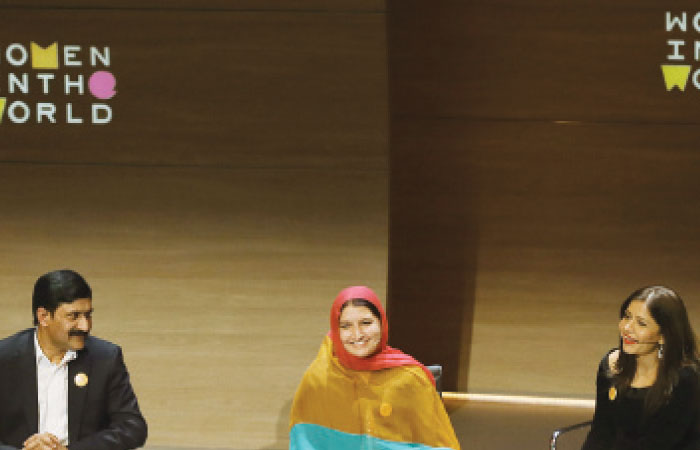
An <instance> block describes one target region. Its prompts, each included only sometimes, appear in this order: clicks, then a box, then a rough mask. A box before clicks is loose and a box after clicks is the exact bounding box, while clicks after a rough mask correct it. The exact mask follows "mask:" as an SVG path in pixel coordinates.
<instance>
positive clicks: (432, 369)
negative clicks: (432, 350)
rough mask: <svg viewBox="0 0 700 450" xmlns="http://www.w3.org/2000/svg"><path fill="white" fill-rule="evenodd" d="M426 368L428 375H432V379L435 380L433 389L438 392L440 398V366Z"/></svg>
mask: <svg viewBox="0 0 700 450" xmlns="http://www.w3.org/2000/svg"><path fill="white" fill-rule="evenodd" d="M426 367H427V368H428V370H429V371H430V373H432V374H433V378H435V389H436V390H437V391H438V394H440V397H442V384H440V381H441V380H442V366H441V365H439V364H433V365H430V366H426Z"/></svg>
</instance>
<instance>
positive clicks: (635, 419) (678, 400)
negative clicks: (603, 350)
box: [582, 353, 700, 450]
mask: <svg viewBox="0 0 700 450" xmlns="http://www.w3.org/2000/svg"><path fill="white" fill-rule="evenodd" d="M608 355H609V353H608ZM608 355H605V357H604V358H603V360H602V361H601V362H600V366H599V368H598V377H597V380H596V388H597V389H596V391H597V392H596V406H595V414H594V416H593V424H592V426H591V431H590V432H589V433H588V437H587V438H586V442H585V443H584V444H583V447H582V450H691V449H692V450H696V449H700V432H699V431H698V409H699V408H698V406H699V405H698V396H697V390H698V375H697V372H696V371H695V370H693V369H692V368H690V367H684V368H682V369H681V370H680V372H679V380H678V384H677V385H676V386H675V387H674V389H673V392H672V393H671V397H670V399H669V401H668V402H667V403H666V404H665V405H664V406H662V407H661V408H660V409H659V410H658V411H656V413H654V414H653V415H651V417H649V418H645V417H644V398H645V396H646V394H647V392H648V390H649V389H648V388H641V389H637V388H630V389H628V391H627V392H626V393H625V394H624V395H622V394H619V393H617V391H616V390H615V391H613V392H614V393H613V395H611V388H615V386H614V380H613V378H612V375H611V372H610V370H609V369H608ZM611 397H612V399H611Z"/></svg>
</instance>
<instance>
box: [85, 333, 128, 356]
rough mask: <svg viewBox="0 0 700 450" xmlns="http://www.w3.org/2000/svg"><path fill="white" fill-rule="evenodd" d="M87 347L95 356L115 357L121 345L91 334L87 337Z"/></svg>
mask: <svg viewBox="0 0 700 450" xmlns="http://www.w3.org/2000/svg"><path fill="white" fill-rule="evenodd" d="M85 349H86V350H87V351H88V352H89V353H90V354H91V355H93V356H107V357H113V356H115V355H117V354H118V353H119V352H120V347H119V346H118V345H117V344H113V343H112V342H109V341H107V340H105V339H100V338H98V337H95V336H93V335H89V336H88V337H87V338H86V339H85Z"/></svg>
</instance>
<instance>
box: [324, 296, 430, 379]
mask: <svg viewBox="0 0 700 450" xmlns="http://www.w3.org/2000/svg"><path fill="white" fill-rule="evenodd" d="M354 298H362V299H365V300H367V301H368V302H370V303H371V304H373V305H374V306H376V307H377V310H378V311H379V315H380V316H381V322H382V338H381V340H380V341H379V347H378V350H377V352H376V353H375V354H373V355H372V356H368V357H366V358H360V357H357V356H354V355H351V354H350V353H348V352H347V350H345V347H344V346H343V343H342V342H341V341H340V332H339V329H338V322H339V320H340V310H341V308H342V307H343V305H344V304H345V303H347V302H348V301H350V300H352V299H354ZM329 334H330V337H331V340H332V341H333V353H335V355H336V356H337V357H338V360H339V361H340V363H341V364H342V365H343V366H345V367H347V368H348V369H352V370H381V369H388V368H390V367H397V366H419V367H420V368H421V369H423V371H424V372H425V374H426V375H427V376H428V379H429V380H430V382H431V383H433V386H434V385H435V378H433V374H432V373H431V372H430V370H428V368H427V367H425V366H424V365H423V364H421V363H420V362H418V361H417V360H416V359H414V358H413V357H412V356H411V355H407V354H406V353H404V352H402V351H401V350H399V349H396V348H393V347H389V346H388V345H387V340H388V339H389V324H388V323H387V320H386V314H385V313H384V308H383V307H382V303H381V302H380V301H379V299H378V298H377V295H376V294H375V293H374V292H373V291H372V290H371V289H370V288H368V287H366V286H350V287H347V288H345V289H343V290H342V291H340V293H339V294H338V296H337V297H336V298H335V301H334V302H333V306H332V307H331V331H330V333H329Z"/></svg>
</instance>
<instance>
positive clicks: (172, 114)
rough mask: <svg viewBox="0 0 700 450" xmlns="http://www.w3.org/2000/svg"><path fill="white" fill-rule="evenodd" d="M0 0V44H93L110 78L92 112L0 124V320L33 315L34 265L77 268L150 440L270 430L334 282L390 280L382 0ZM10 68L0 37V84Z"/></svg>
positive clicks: (239, 440)
mask: <svg viewBox="0 0 700 450" xmlns="http://www.w3.org/2000/svg"><path fill="white" fill-rule="evenodd" d="M37 5H39V4H37ZM301 5H303V4H302V3H298V4H297V6H301ZM331 8H332V7H331ZM2 14H3V19H4V20H3V22H4V23H5V25H4V27H3V29H2V30H0V47H2V48H5V46H6V45H8V43H13V42H21V43H24V44H25V45H28V43H29V41H31V40H35V41H39V42H41V43H42V44H46V43H49V42H53V41H54V40H57V41H59V42H60V43H61V44H62V45H63V44H66V43H70V44H81V45H83V46H88V45H108V46H110V48H111V52H112V63H113V64H112V66H111V70H112V72H113V73H114V75H115V77H116V78H117V91H118V92H117V95H116V96H115V97H114V98H113V99H111V100H109V104H110V105H112V107H113V111H114V119H113V122H112V123H110V124H107V125H102V126H92V125H88V124H82V125H75V126H73V125H70V124H66V123H57V124H47V123H44V124H36V123H34V124H32V123H28V124H23V125H20V124H14V123H9V122H7V117H6V116H5V118H4V120H3V122H2V123H1V124H0V129H1V130H2V134H3V136H2V140H3V144H2V145H1V146H0V179H2V180H3V189H2V190H0V252H1V253H2V255H3V257H2V259H0V286H1V287H2V297H1V298H0V304H1V305H2V307H3V312H4V313H5V320H4V321H3V323H2V326H1V327H0V334H2V335H8V334H10V333H12V332H14V331H16V330H18V329H20V328H23V327H26V326H30V324H31V311H30V309H31V308H30V298H31V289H32V285H33V282H34V281H35V279H36V277H37V276H39V275H40V274H42V273H44V272H46V271H48V270H52V269H56V268H61V267H71V268H74V269H76V270H78V271H79V272H81V273H83V274H84V275H85V276H86V278H87V280H88V281H89V282H90V283H91V285H92V287H93V290H94V302H95V324H94V332H95V334H96V335H98V336H101V337H104V338H107V339H110V340H113V341H115V342H117V343H119V344H121V345H123V346H124V349H125V358H126V362H127V364H128V367H129V369H130V371H131V374H132V377H133V381H134V384H135V388H136V390H137V393H138V395H139V399H140V402H141V406H142V409H143V411H144V413H145V415H146V418H147V420H148V422H149V425H150V430H149V431H150V433H149V434H150V436H149V440H148V445H149V446H182V447H189V448H232V449H253V448H258V449H283V448H287V427H288V414H289V408H290V405H291V399H292V396H293V394H294V391H295V389H296V385H297V383H298V381H299V380H300V378H301V375H302V373H303V371H304V370H305V368H306V367H307V365H308V364H309V363H310V362H311V361H312V360H313V358H314V356H315V355H316V352H317V350H318V347H319V345H320V343H321V340H322V338H323V336H324V335H325V333H326V332H327V329H328V312H329V308H330V304H331V302H332V300H333V298H334V297H335V295H336V294H337V292H338V291H339V290H340V289H341V288H343V287H345V286H347V285H351V284H368V285H370V286H372V287H373V288H375V289H376V290H377V293H378V294H379V295H380V296H381V297H382V298H384V297H385V293H386V271H387V234H388V223H387V222H388V217H387V203H388V198H387V197H388V167H387V166H388V162H387V153H388V148H387V147H388V145H387V111H388V107H387V80H386V44H385V34H384V17H383V15H382V14H381V13H377V12H374V11H370V12H367V13H366V14H365V13H358V12H352V13H343V12H338V10H334V11H332V12H326V13H323V12H319V11H316V12H313V13H307V12H298V13H297V12H293V11H287V12H280V11H256V12H222V11H182V10H177V11H173V10H168V11H163V10H159V9H151V10H123V9H119V8H117V9H114V10H107V9H106V10H95V9H90V10H82V9H76V10H71V9H61V10H44V9H41V8H39V9H36V10H20V9H4V10H3V13H2ZM8 68H9V67H8V64H7V61H5V55H4V54H3V52H2V50H1V49H0V97H2V96H4V95H5V94H7V86H6V81H4V79H5V78H6V77H7V69H8ZM61 70H63V69H61ZM80 70H84V72H85V73H87V74H89V73H91V69H90V68H83V69H80ZM80 70H77V69H76V70H75V71H74V72H70V73H71V74H73V75H75V74H77V73H82V72H80ZM61 73H63V72H61ZM7 97H8V99H9V97H10V96H9V94H7ZM21 97H22V99H23V100H25V101H27V102H28V103H31V102H36V101H41V99H42V95H41V94H39V93H37V92H33V93H31V94H29V95H28V96H21ZM52 98H53V97H52ZM15 100H16V99H15ZM78 101H80V102H85V103H88V102H89V101H90V99H89V98H87V99H86V98H81V99H77V100H76V102H78ZM81 104H82V103H81Z"/></svg>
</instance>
